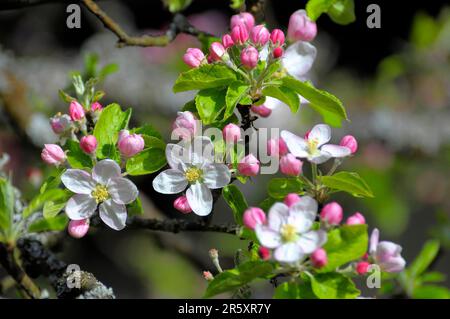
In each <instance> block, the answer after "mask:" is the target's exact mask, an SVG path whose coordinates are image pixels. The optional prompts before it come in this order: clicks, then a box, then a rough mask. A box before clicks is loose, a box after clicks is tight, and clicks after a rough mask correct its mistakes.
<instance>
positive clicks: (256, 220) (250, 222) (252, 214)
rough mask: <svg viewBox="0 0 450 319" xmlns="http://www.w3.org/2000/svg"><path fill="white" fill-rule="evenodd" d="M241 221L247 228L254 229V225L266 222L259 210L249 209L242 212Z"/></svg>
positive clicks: (261, 211) (262, 212) (263, 214)
mask: <svg viewBox="0 0 450 319" xmlns="http://www.w3.org/2000/svg"><path fill="white" fill-rule="evenodd" d="M242 220H243V222H244V225H245V226H246V227H247V228H250V229H255V227H256V225H259V224H264V223H265V222H266V214H265V213H264V211H263V210H262V209H261V208H258V207H249V208H247V210H246V211H245V212H244V215H243V216H242Z"/></svg>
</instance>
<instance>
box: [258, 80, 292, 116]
mask: <svg viewBox="0 0 450 319" xmlns="http://www.w3.org/2000/svg"><path fill="white" fill-rule="evenodd" d="M263 94H264V95H268V96H271V97H274V98H276V99H278V100H280V101H281V102H283V103H285V104H287V106H289V108H290V109H291V112H292V113H297V111H298V108H299V107H300V98H299V97H298V94H297V93H295V91H294V90H292V89H291V88H289V87H287V86H267V87H265V88H264V89H263Z"/></svg>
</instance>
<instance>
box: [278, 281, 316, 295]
mask: <svg viewBox="0 0 450 319" xmlns="http://www.w3.org/2000/svg"><path fill="white" fill-rule="evenodd" d="M273 297H274V298H275V299H317V296H316V295H315V294H314V292H313V290H312V288H311V280H309V279H306V280H303V281H302V282H301V283H300V282H284V283H282V284H281V285H279V286H278V287H277V288H276V289H275V294H274V296H273Z"/></svg>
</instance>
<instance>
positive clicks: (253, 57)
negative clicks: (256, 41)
mask: <svg viewBox="0 0 450 319" xmlns="http://www.w3.org/2000/svg"><path fill="white" fill-rule="evenodd" d="M258 58H259V53H258V50H256V49H255V48H254V47H252V46H249V47H246V48H245V49H244V50H242V52H241V63H242V65H244V66H245V67H246V68H247V69H253V68H255V67H256V65H257V64H258Z"/></svg>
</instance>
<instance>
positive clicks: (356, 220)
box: [345, 212, 366, 225]
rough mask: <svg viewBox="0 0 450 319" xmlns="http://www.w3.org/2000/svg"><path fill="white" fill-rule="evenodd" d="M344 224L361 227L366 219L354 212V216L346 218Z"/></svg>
mask: <svg viewBox="0 0 450 319" xmlns="http://www.w3.org/2000/svg"><path fill="white" fill-rule="evenodd" d="M345 223H346V224H347V225H362V224H365V223H366V219H365V218H364V216H363V215H362V214H361V213H359V212H356V213H355V214H353V215H352V216H350V217H349V218H347V221H346V222H345Z"/></svg>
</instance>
